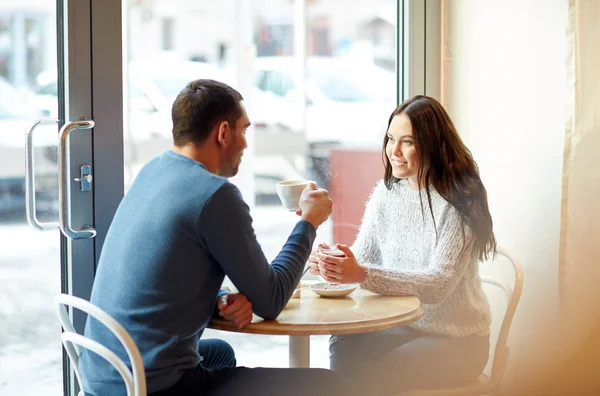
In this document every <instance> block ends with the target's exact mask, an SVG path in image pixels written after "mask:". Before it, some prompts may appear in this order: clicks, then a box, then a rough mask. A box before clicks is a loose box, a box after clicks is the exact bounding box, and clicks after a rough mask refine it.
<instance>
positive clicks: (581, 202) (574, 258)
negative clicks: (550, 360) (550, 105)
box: [561, 0, 600, 341]
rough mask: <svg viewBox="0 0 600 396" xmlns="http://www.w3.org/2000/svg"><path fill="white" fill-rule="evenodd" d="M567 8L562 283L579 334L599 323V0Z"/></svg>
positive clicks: (573, 1) (574, 0) (578, 2)
mask: <svg viewBox="0 0 600 396" xmlns="http://www.w3.org/2000/svg"><path fill="white" fill-rule="evenodd" d="M569 11H570V15H569V16H570V19H569V38H570V44H571V47H570V48H571V52H570V55H571V56H570V57H569V66H570V68H571V69H570V71H571V72H570V74H569V83H570V87H571V89H572V91H570V97H571V99H572V103H571V106H570V107H569V110H570V111H569V115H570V117H572V118H570V119H569V123H568V124H567V127H568V134H567V139H566V152H565V166H564V176H565V179H564V188H565V193H564V196H563V203H564V204H563V237H562V239H561V249H562V250H561V252H562V253H563V255H562V256H561V260H562V261H561V264H562V267H563V269H564V276H563V277H562V282H561V284H562V286H563V290H564V301H565V302H564V306H565V310H566V311H567V312H568V313H569V315H571V317H570V318H569V322H570V324H572V327H571V328H569V332H570V334H572V335H573V337H577V338H581V337H586V336H587V334H586V333H587V332H589V331H590V329H591V328H593V327H594V326H598V323H600V313H599V312H600V310H598V301H600V287H598V281H599V280H600V265H599V257H600V243H599V241H600V166H599V165H598V160H597V156H598V153H599V152H600V80H599V79H598V74H599V73H598V72H599V71H600V46H599V45H598V38H599V37H600V23H599V21H600V2H599V1H596V0H571V2H570V9H569ZM596 331H597V329H596ZM575 341H577V340H575Z"/></svg>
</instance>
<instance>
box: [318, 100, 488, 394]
mask: <svg viewBox="0 0 600 396" xmlns="http://www.w3.org/2000/svg"><path fill="white" fill-rule="evenodd" d="M383 161H384V165H385V175H384V179H383V181H381V182H379V183H378V184H377V185H376V186H375V188H374V190H373V192H372V194H371V197H370V198H369V201H368V203H367V205H366V209H365V213H364V216H363V220H362V225H361V228H360V230H359V232H358V235H357V238H356V241H355V243H354V244H353V246H352V249H350V248H348V247H347V246H344V245H337V248H338V249H340V250H342V251H343V252H344V253H345V257H343V258H339V257H333V256H330V255H324V254H321V253H318V252H317V251H313V254H312V255H311V256H310V259H309V264H310V266H311V272H312V273H313V274H320V275H321V276H322V277H323V278H324V279H325V280H327V281H329V282H336V283H360V284H361V287H362V288H363V289H366V290H370V291H372V292H375V293H378V294H382V295H395V296H417V297H418V298H419V299H420V300H421V302H422V303H423V310H424V312H425V315H424V316H423V318H422V319H421V320H419V321H417V322H415V323H414V324H412V325H410V326H406V327H401V328H396V329H392V330H387V331H382V332H376V333H367V334H357V335H342V336H333V337H331V340H330V364H331V368H332V369H333V370H336V371H338V372H339V373H340V374H342V375H344V376H346V377H347V378H349V379H351V380H353V381H356V385H361V386H364V387H365V392H366V393H365V394H386V393H392V392H399V391H403V390H408V389H426V388H441V387H450V386H457V385H461V384H465V383H468V382H471V381H473V380H475V379H476V378H477V377H478V376H479V375H480V374H481V373H482V371H483V368H484V367H485V365H486V363H487V359H488V352H489V333H490V309H489V305H488V303H487V299H486V297H485V295H484V293H483V291H482V288H481V280H480V278H479V273H478V261H479V260H483V259H486V258H487V257H488V255H489V254H493V253H495V249H496V241H495V238H494V234H493V231H492V219H491V216H490V212H489V209H488V204H487V194H486V190H485V188H484V186H483V184H482V182H481V179H480V178H479V172H478V168H477V165H476V163H475V161H474V160H473V157H472V155H471V153H470V152H469V150H468V149H467V148H466V147H465V145H464V144H463V143H462V141H461V139H460V137H459V135H458V133H457V132H456V129H455V127H454V125H453V123H452V120H451V119H450V117H449V116H448V114H447V113H446V111H445V110H444V108H443V107H442V106H441V104H440V103H438V102H437V101H436V100H435V99H433V98H430V97H427V96H415V97H414V98H412V99H410V100H408V101H406V102H404V103H402V104H401V105H400V106H398V108H396V110H394V112H393V113H392V115H391V116H390V119H389V123H388V129H387V133H386V135H385V138H384V141H383ZM320 246H321V247H322V246H324V245H320Z"/></svg>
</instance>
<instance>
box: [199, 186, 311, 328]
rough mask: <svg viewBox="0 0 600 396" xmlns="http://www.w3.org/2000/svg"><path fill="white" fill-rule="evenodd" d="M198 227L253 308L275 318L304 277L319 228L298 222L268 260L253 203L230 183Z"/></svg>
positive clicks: (209, 205) (206, 209) (208, 206)
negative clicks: (252, 213) (254, 223)
mask: <svg viewBox="0 0 600 396" xmlns="http://www.w3.org/2000/svg"><path fill="white" fill-rule="evenodd" d="M199 228H200V234H201V238H202V240H203V242H204V243H205V244H206V248H207V249H208V251H209V252H210V254H211V255H212V256H213V258H214V259H215V261H216V262H217V263H218V264H219V265H220V266H221V268H222V269H223V272H225V274H226V275H227V276H228V277H229V278H230V279H231V281H232V282H233V284H234V285H235V286H236V287H237V289H238V290H239V291H240V293H243V294H245V295H246V297H248V299H249V300H250V302H251V303H252V306H253V308H254V313H256V314H257V315H258V316H260V317H262V318H264V319H275V318H276V317H277V316H278V315H279V313H280V312H281V310H282V309H283V308H284V307H285V305H286V304H287V302H288V300H289V299H290V297H291V296H292V293H293V292H294V288H295V287H296V285H297V284H298V282H299V281H300V277H301V276H302V269H303V268H304V265H305V263H306V261H307V260H308V256H309V255H310V250H311V247H312V244H313V242H314V240H315V237H316V230H315V227H314V226H313V225H312V224H311V223H310V222H308V221H303V220H301V221H299V222H298V223H297V224H296V226H295V227H294V230H293V231H292V233H291V235H290V236H289V238H288V240H287V242H286V243H285V245H284V246H283V248H282V249H281V252H280V253H279V254H278V255H277V257H276V258H275V260H273V262H272V263H271V265H269V262H268V261H267V259H266V257H265V255H264V253H263V251H262V248H261V246H260V244H259V243H258V241H257V240H256V235H255V233H254V228H253V227H252V217H251V216H250V208H249V207H248V205H246V203H245V202H244V200H243V199H242V196H241V194H240V192H239V190H238V188H237V187H236V186H235V185H233V184H231V183H225V184H224V185H223V186H222V187H221V188H220V189H219V190H218V191H217V192H216V193H215V194H214V195H213V197H212V198H211V199H210V201H209V202H208V203H207V204H206V205H205V207H204V208H203V210H202V213H201V214H200V218H199Z"/></svg>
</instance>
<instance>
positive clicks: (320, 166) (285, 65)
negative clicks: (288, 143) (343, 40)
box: [254, 57, 397, 187]
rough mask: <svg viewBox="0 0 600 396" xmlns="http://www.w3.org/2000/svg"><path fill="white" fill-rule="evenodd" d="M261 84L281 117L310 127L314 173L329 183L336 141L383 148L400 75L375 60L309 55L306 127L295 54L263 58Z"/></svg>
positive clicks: (286, 123) (283, 122)
mask: <svg viewBox="0 0 600 396" xmlns="http://www.w3.org/2000/svg"><path fill="white" fill-rule="evenodd" d="M254 66H255V73H256V86H257V87H258V89H259V90H261V91H263V92H265V93H267V94H269V95H271V96H272V97H273V98H275V100H271V103H274V110H275V111H274V114H277V115H278V119H277V120H275V122H276V123H277V124H278V125H280V126H281V127H282V128H288V129H290V130H292V131H299V130H302V129H303V130H304V134H305V139H306V141H307V144H308V147H309V152H308V158H307V163H308V168H309V169H308V173H309V177H311V178H313V179H315V180H317V181H318V183H319V184H320V185H322V186H324V187H328V185H329V150H330V149H331V148H332V147H336V146H345V147H361V148H379V147H380V146H381V143H382V140H383V134H384V133H385V130H386V128H387V121H388V118H389V115H390V114H391V112H392V111H393V109H394V108H395V106H396V86H397V84H396V77H395V74H394V73H392V72H390V71H388V70H386V69H383V68H382V67H379V66H377V65H376V64H374V63H372V62H370V61H356V60H355V59H351V58H344V57H309V58H308V59H307V62H306V82H305V92H306V99H305V100H306V110H305V122H304V127H303V119H302V117H303V114H302V110H303V109H302V98H301V94H300V92H299V90H298V87H299V76H300V74H299V70H298V69H299V67H298V62H297V60H296V59H295V58H293V57H259V58H257V59H256V61H255V63H254Z"/></svg>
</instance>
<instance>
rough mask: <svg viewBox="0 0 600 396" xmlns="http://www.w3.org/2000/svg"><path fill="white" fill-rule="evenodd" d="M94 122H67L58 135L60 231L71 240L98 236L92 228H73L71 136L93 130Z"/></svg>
mask: <svg viewBox="0 0 600 396" xmlns="http://www.w3.org/2000/svg"><path fill="white" fill-rule="evenodd" d="M93 127H94V121H92V120H82V121H72V122H67V123H66V124H65V125H63V127H62V128H60V132H59V133H58V138H59V143H58V170H59V172H58V174H59V184H58V201H59V207H58V217H59V224H60V230H61V231H62V233H63V234H64V235H65V236H66V237H67V238H71V239H88V238H93V237H95V236H96V230H95V229H94V228H92V227H91V226H83V227H81V229H79V230H74V229H72V228H71V183H72V180H71V160H70V158H71V153H70V151H71V148H70V145H69V142H70V139H69V137H70V135H71V133H72V132H74V131H79V130H84V129H92V128H93Z"/></svg>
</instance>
